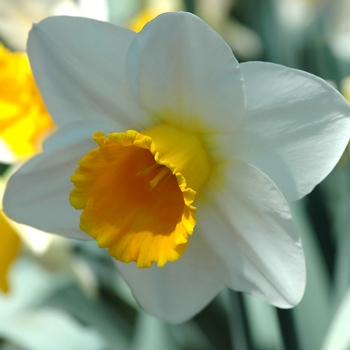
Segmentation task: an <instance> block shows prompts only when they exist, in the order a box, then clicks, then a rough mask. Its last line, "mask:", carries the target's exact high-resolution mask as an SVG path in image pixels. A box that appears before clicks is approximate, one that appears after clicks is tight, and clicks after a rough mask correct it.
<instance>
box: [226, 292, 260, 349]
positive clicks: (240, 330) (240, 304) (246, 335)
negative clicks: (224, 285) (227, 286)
mask: <svg viewBox="0 0 350 350" xmlns="http://www.w3.org/2000/svg"><path fill="white" fill-rule="evenodd" d="M228 293H229V298H228V302H229V310H228V322H229V328H230V334H231V344H232V349H233V350H254V349H253V345H252V341H251V337H250V332H249V327H248V320H247V315H246V312H245V305H244V301H243V297H242V294H241V293H237V292H235V291H233V290H229V291H228Z"/></svg>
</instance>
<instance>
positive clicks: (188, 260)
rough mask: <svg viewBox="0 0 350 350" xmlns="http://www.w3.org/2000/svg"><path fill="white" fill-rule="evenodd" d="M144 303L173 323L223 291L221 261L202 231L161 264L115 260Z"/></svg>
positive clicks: (140, 300) (136, 294) (185, 317)
mask: <svg viewBox="0 0 350 350" xmlns="http://www.w3.org/2000/svg"><path fill="white" fill-rule="evenodd" d="M116 264H117V267H118V269H119V271H120V272H121V274H122V275H123V277H124V279H125V280H126V282H127V283H128V284H129V286H130V288H131V290H132V292H133V295H134V297H135V298H136V300H137V301H138V302H139V303H140V305H141V307H142V308H143V309H145V310H146V311H148V312H150V313H151V314H153V315H155V316H156V317H158V318H160V319H162V320H164V321H166V322H170V323H180V322H184V321H186V320H188V319H189V318H191V317H192V316H194V315H195V314H196V313H198V312H199V311H200V310H201V309H203V308H204V307H205V306H206V305H207V304H208V303H209V302H210V301H211V300H212V299H213V298H214V297H215V295H216V294H217V293H218V292H219V291H220V289H221V287H222V285H223V283H224V276H223V271H222V265H221V263H220V261H219V259H217V258H216V257H215V255H213V254H211V252H210V248H209V247H208V246H207V245H206V243H205V242H204V241H203V240H202V239H201V237H200V235H194V236H192V237H191V238H190V243H189V245H188V248H187V249H186V251H185V253H184V254H183V256H182V257H181V258H180V259H179V260H177V261H176V262H173V263H168V264H167V265H165V266H164V267H162V268H158V267H156V266H152V267H151V268H149V269H139V268H137V267H136V265H135V264H134V263H130V264H125V263H121V262H119V261H117V262H116Z"/></svg>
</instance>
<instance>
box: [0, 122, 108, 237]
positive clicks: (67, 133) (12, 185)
mask: <svg viewBox="0 0 350 350" xmlns="http://www.w3.org/2000/svg"><path fill="white" fill-rule="evenodd" d="M113 128H114V125H110V124H107V123H103V122H102V123H101V122H100V123H96V122H84V123H79V122H77V123H73V124H70V125H68V126H66V127H63V128H61V129H60V130H59V131H57V132H56V133H55V134H53V135H52V136H50V137H49V138H48V140H47V141H46V142H45V144H44V153H42V154H39V155H37V156H36V157H34V158H32V159H31V160H29V161H28V162H27V163H26V164H24V165H23V166H22V167H21V168H20V169H19V170H18V171H17V172H16V173H15V174H14V175H12V177H11V178H10V180H9V182H8V184H7V188H6V191H5V195H4V211H5V213H6V214H7V215H8V216H9V217H10V218H12V219H13V220H15V221H17V222H20V223H23V224H26V225H29V226H33V227H35V228H38V229H40V230H43V231H46V232H52V233H57V234H61V235H63V236H67V237H70V238H78V239H90V237H89V236H88V235H86V234H85V233H84V232H82V231H81V230H80V228H79V217H80V214H81V212H80V211H78V210H76V209H74V208H73V207H72V206H71V205H70V204H69V193H70V191H71V190H72V189H73V184H72V183H71V181H70V176H71V175H72V174H73V173H74V171H75V170H76V168H77V167H78V165H77V162H78V161H79V160H80V159H81V158H82V157H83V155H84V154H86V152H87V151H89V150H90V149H92V148H96V143H95V142H94V141H93V140H92V138H91V135H92V133H93V132H95V131H102V132H111V131H113Z"/></svg>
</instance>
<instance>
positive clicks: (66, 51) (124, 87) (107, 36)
mask: <svg viewBox="0 0 350 350" xmlns="http://www.w3.org/2000/svg"><path fill="white" fill-rule="evenodd" d="M134 36H135V33H134V32H133V31H131V30H128V29H126V28H121V27H117V26H113V25H111V24H108V23H104V22H99V21H95V20H91V19H86V18H78V17H50V18H48V19H45V20H43V21H42V22H40V23H39V24H36V25H34V27H33V29H32V30H31V32H30V35H29V40H28V55H29V59H30V63H31V66H32V70H33V73H34V76H35V80H36V83H37V84H38V86H39V89H40V92H41V94H42V95H43V98H44V100H45V104H46V106H47V108H48V110H49V112H50V114H51V115H52V117H53V119H54V121H55V123H56V124H57V125H58V126H62V125H65V124H67V123H71V122H74V121H79V120H87V119H95V120H107V121H108V120H111V119H112V120H114V119H117V120H118V122H119V123H120V124H121V125H125V127H124V129H130V128H139V129H140V130H142V129H144V128H145V127H148V124H147V118H146V117H145V115H144V114H143V112H142V111H141V110H140V109H139V108H138V106H137V102H136V100H135V99H134V98H133V96H132V94H131V93H130V89H129V87H128V83H127V78H126V75H125V73H126V67H125V57H126V54H127V51H128V48H129V45H130V42H131V41H132V39H133V38H134ZM122 123H124V124H122Z"/></svg>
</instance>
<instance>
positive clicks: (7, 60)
mask: <svg viewBox="0 0 350 350" xmlns="http://www.w3.org/2000/svg"><path fill="white" fill-rule="evenodd" d="M53 128H54V124H53V121H52V119H51V117H50V116H49V114H48V112H47V110H46V107H45V105H44V102H43V100H42V98H41V95H40V92H39V90H38V88H37V87H36V85H35V82H34V78H33V75H32V72H31V69H30V65H29V61H28V57H27V55H26V54H25V53H13V52H11V51H9V50H8V49H6V48H5V47H4V46H2V45H0V141H1V146H2V147H1V149H0V161H2V162H13V161H17V160H21V159H22V160H23V159H25V158H28V157H31V156H33V155H34V154H36V153H37V152H38V151H39V150H41V143H42V140H43V138H44V136H45V135H47V134H48V133H49V132H50V131H52V129H53Z"/></svg>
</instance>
